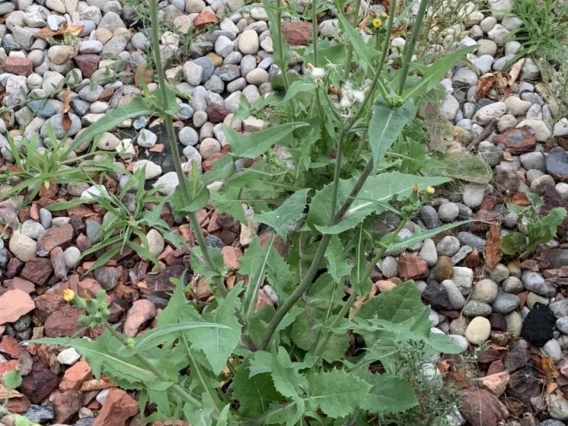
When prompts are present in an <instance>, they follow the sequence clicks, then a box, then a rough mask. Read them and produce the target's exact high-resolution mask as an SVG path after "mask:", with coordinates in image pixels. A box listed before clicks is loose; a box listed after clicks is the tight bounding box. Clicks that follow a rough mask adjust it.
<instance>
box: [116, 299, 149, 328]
mask: <svg viewBox="0 0 568 426" xmlns="http://www.w3.org/2000/svg"><path fill="white" fill-rule="evenodd" d="M155 316H156V306H155V305H154V304H153V303H152V302H150V301H149V300H146V299H140V300H137V301H136V302H134V303H133V304H132V308H130V309H129V310H128V313H127V314H126V321H125V322H124V328H123V333H124V334H126V335H127V336H129V337H134V336H136V334H137V333H138V329H139V328H140V326H142V324H144V323H145V322H147V321H149V320H151V319H152V318H154V317H155Z"/></svg>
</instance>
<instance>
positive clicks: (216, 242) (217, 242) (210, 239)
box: [205, 234, 225, 250]
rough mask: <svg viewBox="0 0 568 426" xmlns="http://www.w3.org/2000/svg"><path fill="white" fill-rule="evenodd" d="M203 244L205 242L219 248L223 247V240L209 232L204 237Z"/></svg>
mask: <svg viewBox="0 0 568 426" xmlns="http://www.w3.org/2000/svg"><path fill="white" fill-rule="evenodd" d="M205 244H207V245H208V246H209V247H212V248H216V249H219V250H221V249H222V248H223V247H225V243H224V242H223V240H222V239H221V238H219V237H217V236H215V235H213V234H209V235H207V236H206V237H205Z"/></svg>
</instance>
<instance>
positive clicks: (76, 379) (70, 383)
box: [59, 361, 93, 392]
mask: <svg viewBox="0 0 568 426" xmlns="http://www.w3.org/2000/svg"><path fill="white" fill-rule="evenodd" d="M92 372H93V370H91V367H90V366H89V364H87V362H86V361H79V362H77V363H75V364H74V365H72V366H71V367H69V368H68V369H67V370H66V371H65V374H64V375H63V379H62V380H61V383H59V390H61V391H63V392H65V391H72V390H75V391H76V390H79V389H81V385H82V384H83V383H84V382H86V381H87V380H90V379H91V378H92Z"/></svg>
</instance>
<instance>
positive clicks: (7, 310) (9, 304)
mask: <svg viewBox="0 0 568 426" xmlns="http://www.w3.org/2000/svg"><path fill="white" fill-rule="evenodd" d="M34 308H35V304H34V301H33V300H32V298H31V297H30V295H29V294H28V293H26V292H25V291H22V290H8V291H7V292H6V293H4V294H3V295H2V296H0V325H2V324H6V323H7V322H14V321H17V320H18V319H19V318H20V317H21V316H22V315H25V314H27V313H28V312H30V311H31V310H33V309H34Z"/></svg>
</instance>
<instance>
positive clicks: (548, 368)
mask: <svg viewBox="0 0 568 426" xmlns="http://www.w3.org/2000/svg"><path fill="white" fill-rule="evenodd" d="M540 368H541V370H542V373H543V374H544V375H545V376H546V377H548V378H549V379H555V378H557V377H558V376H559V375H560V373H559V372H558V369H557V368H556V365H555V364H554V361H553V360H552V358H549V357H547V356H543V357H542V361H541V367H540Z"/></svg>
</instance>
